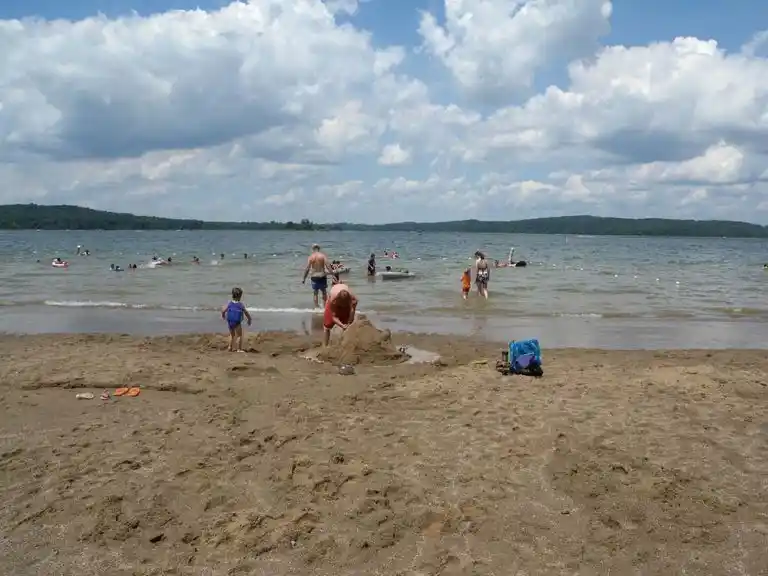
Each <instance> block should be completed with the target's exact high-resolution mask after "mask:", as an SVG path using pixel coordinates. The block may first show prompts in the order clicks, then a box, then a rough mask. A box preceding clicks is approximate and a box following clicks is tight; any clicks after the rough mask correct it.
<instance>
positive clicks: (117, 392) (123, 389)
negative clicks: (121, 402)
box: [115, 388, 128, 396]
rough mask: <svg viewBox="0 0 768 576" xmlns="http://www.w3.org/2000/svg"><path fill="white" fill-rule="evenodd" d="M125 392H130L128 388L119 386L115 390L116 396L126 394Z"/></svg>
mask: <svg viewBox="0 0 768 576" xmlns="http://www.w3.org/2000/svg"><path fill="white" fill-rule="evenodd" d="M125 394H128V388H118V389H117V390H115V396H124V395H125Z"/></svg>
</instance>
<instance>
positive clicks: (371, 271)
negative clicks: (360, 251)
mask: <svg viewBox="0 0 768 576" xmlns="http://www.w3.org/2000/svg"><path fill="white" fill-rule="evenodd" d="M368 276H376V254H374V253H373V252H371V256H370V258H368Z"/></svg>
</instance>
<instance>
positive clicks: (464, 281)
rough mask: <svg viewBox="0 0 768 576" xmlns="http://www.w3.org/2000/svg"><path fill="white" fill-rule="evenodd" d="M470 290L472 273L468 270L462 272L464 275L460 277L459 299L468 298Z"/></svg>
mask: <svg viewBox="0 0 768 576" xmlns="http://www.w3.org/2000/svg"><path fill="white" fill-rule="evenodd" d="M471 289H472V271H471V269H470V268H467V269H466V270H464V274H462V275H461V297H462V298H464V300H466V299H467V296H469V291H470V290H471Z"/></svg>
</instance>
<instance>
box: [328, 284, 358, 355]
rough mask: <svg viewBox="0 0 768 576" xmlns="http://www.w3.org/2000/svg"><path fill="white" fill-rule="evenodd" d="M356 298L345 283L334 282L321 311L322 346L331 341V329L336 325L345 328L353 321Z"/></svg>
mask: <svg viewBox="0 0 768 576" xmlns="http://www.w3.org/2000/svg"><path fill="white" fill-rule="evenodd" d="M356 310H357V298H356V297H355V295H354V294H353V293H352V291H351V290H350V289H349V286H347V285H346V284H341V283H339V284H334V285H333V286H332V287H331V289H330V291H329V294H328V300H327V301H326V302H325V312H324V313H323V346H328V343H329V342H330V341H331V330H333V327H334V326H338V327H339V328H341V329H342V330H346V329H347V328H348V327H349V325H350V324H352V322H354V321H355V311H356Z"/></svg>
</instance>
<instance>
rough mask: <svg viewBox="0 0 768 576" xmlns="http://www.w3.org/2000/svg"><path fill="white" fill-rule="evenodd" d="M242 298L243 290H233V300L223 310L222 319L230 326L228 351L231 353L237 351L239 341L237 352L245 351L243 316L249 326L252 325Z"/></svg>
mask: <svg viewBox="0 0 768 576" xmlns="http://www.w3.org/2000/svg"><path fill="white" fill-rule="evenodd" d="M242 298H243V290H242V288H232V300H230V302H229V304H227V305H226V306H224V308H222V309H221V317H222V319H224V320H226V321H227V326H229V348H228V350H229V351H230V352H234V351H235V340H237V341H238V343H237V344H238V345H237V351H238V352H242V351H243V316H245V318H246V320H247V321H248V326H250V325H251V315H250V314H249V313H248V309H247V308H246V307H245V304H243V303H242V302H241V299H242Z"/></svg>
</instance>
